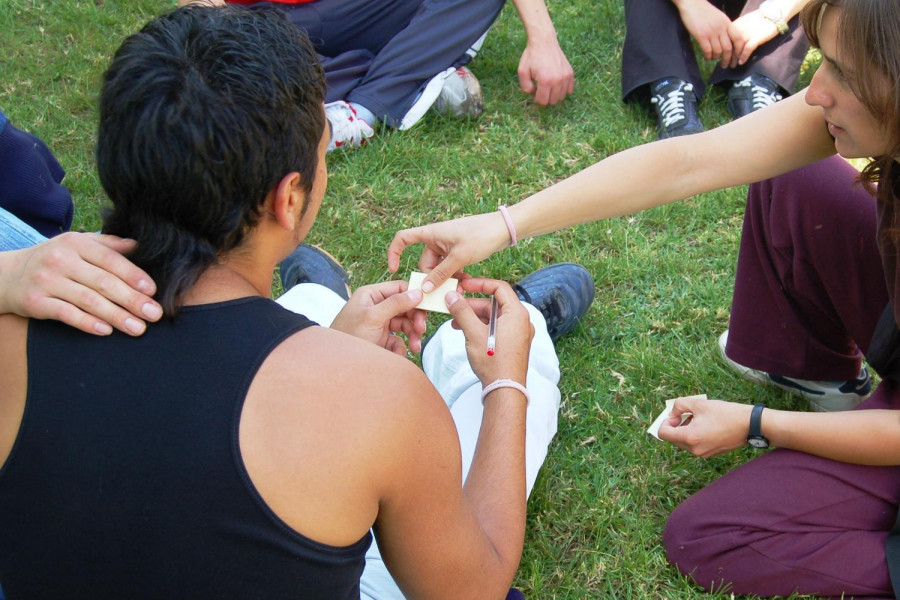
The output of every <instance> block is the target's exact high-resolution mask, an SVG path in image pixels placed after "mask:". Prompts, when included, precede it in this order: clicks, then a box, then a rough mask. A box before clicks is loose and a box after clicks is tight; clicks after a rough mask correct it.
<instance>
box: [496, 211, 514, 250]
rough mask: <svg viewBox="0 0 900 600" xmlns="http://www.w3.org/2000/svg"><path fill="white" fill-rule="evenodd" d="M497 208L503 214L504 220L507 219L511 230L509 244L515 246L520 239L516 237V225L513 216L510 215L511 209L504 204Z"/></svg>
mask: <svg viewBox="0 0 900 600" xmlns="http://www.w3.org/2000/svg"><path fill="white" fill-rule="evenodd" d="M497 210H499V211H500V214H501V215H503V220H504V221H506V228H507V229H508V230H509V245H510V246H515V245H516V243H517V241H518V240H517V239H516V226H515V225H513V220H512V217H511V216H509V210H508V209H507V208H506V207H505V206H503V205H502V204H501V205H500V206H499V207H498V208H497Z"/></svg>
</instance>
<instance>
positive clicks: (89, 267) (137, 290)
mask: <svg viewBox="0 0 900 600" xmlns="http://www.w3.org/2000/svg"><path fill="white" fill-rule="evenodd" d="M134 245H135V242H134V241H133V240H126V239H123V238H119V237H116V236H111V235H102V234H95V233H74V232H70V233H64V234H62V235H59V236H57V237H55V238H52V239H50V240H47V241H46V242H43V243H41V244H38V245H37V246H34V247H31V248H25V249H22V250H13V251H10V252H2V253H0V313H15V314H18V315H21V316H23V317H32V318H35V319H56V320H59V321H62V322H64V323H66V324H68V325H71V326H72V327H75V328H77V329H80V330H81V331H84V332H86V333H92V334H94V335H109V334H110V333H112V330H113V327H115V328H116V329H118V330H120V331H122V332H123V333H127V334H128V335H141V334H142V333H143V332H144V331H145V330H146V327H147V325H146V322H147V321H157V320H159V318H160V317H161V316H162V308H161V307H160V306H159V304H158V303H157V302H156V301H155V300H153V298H152V297H151V296H152V294H154V293H155V292H156V286H155V284H154V283H153V280H151V279H150V276H149V275H147V274H146V273H145V272H144V271H143V270H141V269H139V268H138V267H136V266H135V265H133V264H132V263H131V262H129V261H128V259H127V258H125V257H124V256H123V253H125V252H128V251H130V250H132V249H134Z"/></svg>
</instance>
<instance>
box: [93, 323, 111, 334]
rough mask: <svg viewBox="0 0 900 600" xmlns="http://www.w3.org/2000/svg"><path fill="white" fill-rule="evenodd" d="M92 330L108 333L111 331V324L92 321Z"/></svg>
mask: <svg viewBox="0 0 900 600" xmlns="http://www.w3.org/2000/svg"><path fill="white" fill-rule="evenodd" d="M94 331H96V332H97V333H99V334H100V335H109V334H111V333H112V326H111V325H110V324H109V323H94Z"/></svg>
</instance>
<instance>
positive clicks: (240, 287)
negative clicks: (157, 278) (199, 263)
mask: <svg viewBox="0 0 900 600" xmlns="http://www.w3.org/2000/svg"><path fill="white" fill-rule="evenodd" d="M272 272H273V269H269V270H268V271H266V272H263V270H261V269H251V268H248V266H247V265H245V264H240V263H236V262H229V261H225V262H220V263H219V264H217V265H213V266H212V267H210V268H208V269H207V270H206V271H205V272H204V273H203V275H201V276H200V279H199V280H198V281H197V283H195V284H194V285H193V286H192V287H191V289H190V290H189V291H188V292H187V293H186V294H185V296H184V304H185V305H186V306H189V305H192V304H210V303H212V302H224V301H226V300H234V299H235V298H245V297H247V296H262V297H264V298H268V297H269V296H270V295H271V289H272Z"/></svg>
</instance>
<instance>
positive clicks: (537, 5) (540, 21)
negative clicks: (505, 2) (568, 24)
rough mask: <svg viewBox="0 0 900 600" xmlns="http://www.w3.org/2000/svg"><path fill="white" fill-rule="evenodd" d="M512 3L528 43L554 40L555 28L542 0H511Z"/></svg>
mask: <svg viewBox="0 0 900 600" xmlns="http://www.w3.org/2000/svg"><path fill="white" fill-rule="evenodd" d="M513 4H514V5H515V7H516V11H517V12H518V13H519V19H521V21H522V26H523V27H524V28H525V35H526V36H527V38H528V43H532V42H541V41H544V40H553V41H554V42H556V29H555V28H554V27H553V21H552V20H550V11H548V10H547V5H546V4H545V3H544V0H513Z"/></svg>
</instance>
